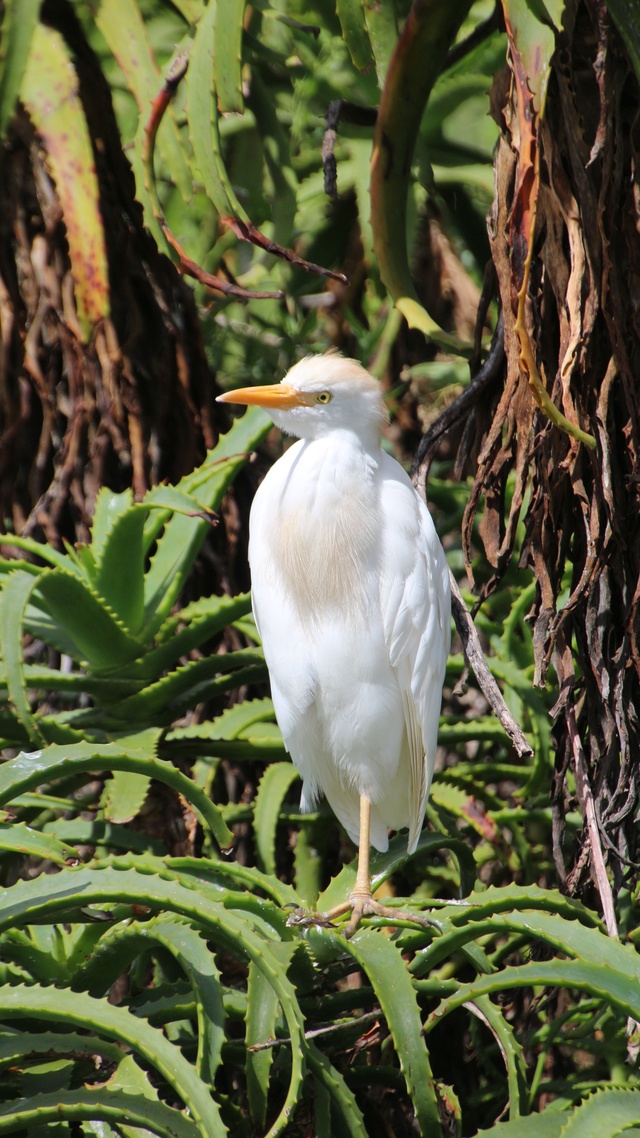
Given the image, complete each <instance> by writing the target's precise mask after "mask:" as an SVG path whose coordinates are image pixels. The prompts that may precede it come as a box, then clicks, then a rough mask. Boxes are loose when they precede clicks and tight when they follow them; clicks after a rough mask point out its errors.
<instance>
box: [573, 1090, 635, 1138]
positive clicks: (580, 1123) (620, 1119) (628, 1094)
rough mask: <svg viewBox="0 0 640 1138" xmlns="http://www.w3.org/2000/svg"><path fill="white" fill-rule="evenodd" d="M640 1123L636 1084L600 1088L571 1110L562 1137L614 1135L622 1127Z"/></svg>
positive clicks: (606, 1136) (597, 1137)
mask: <svg viewBox="0 0 640 1138" xmlns="http://www.w3.org/2000/svg"><path fill="white" fill-rule="evenodd" d="M632 1126H640V1094H638V1090H637V1088H635V1087H634V1088H631V1087H629V1088H628V1089H626V1090H622V1089H620V1090H602V1091H597V1092H596V1094H593V1095H590V1096H589V1098H588V1099H586V1100H585V1101H584V1102H583V1103H581V1104H580V1106H578V1107H576V1109H575V1110H573V1111H572V1112H571V1114H570V1115H569V1118H568V1119H567V1122H566V1125H565V1126H563V1128H562V1130H561V1131H560V1136H561V1138H613V1136H614V1135H615V1134H619V1133H620V1131H622V1130H628V1129H629V1128H630V1127H632Z"/></svg>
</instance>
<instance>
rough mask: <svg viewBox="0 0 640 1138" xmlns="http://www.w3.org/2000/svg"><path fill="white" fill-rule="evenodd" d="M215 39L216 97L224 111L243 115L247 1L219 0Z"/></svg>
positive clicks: (220, 108)
mask: <svg viewBox="0 0 640 1138" xmlns="http://www.w3.org/2000/svg"><path fill="white" fill-rule="evenodd" d="M215 8H216V14H215V25H214V40H213V78H214V86H215V97H216V98H217V101H218V108H219V110H220V113H221V114H227V113H234V114H242V112H243V110H244V100H243V98H242V31H243V28H242V25H243V20H244V9H245V0H216V4H215Z"/></svg>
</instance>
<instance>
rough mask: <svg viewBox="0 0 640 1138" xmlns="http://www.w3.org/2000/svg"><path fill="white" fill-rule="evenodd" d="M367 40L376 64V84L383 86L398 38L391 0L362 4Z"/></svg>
mask: <svg viewBox="0 0 640 1138" xmlns="http://www.w3.org/2000/svg"><path fill="white" fill-rule="evenodd" d="M362 8H363V11H364V19H365V24H366V28H367V32H368V35H369V42H370V44H371V50H372V52H373V57H374V60H375V65H376V75H377V77H378V86H379V87H380V90H381V91H382V89H383V87H384V82H385V78H386V75H387V70H388V68H389V62H390V60H391V56H392V54H393V50H394V48H395V46H396V40H397V38H398V20H397V16H396V9H395V4H394V3H393V0H378V2H377V3H375V4H372V3H367V2H366V0H365V2H364V3H363V5H362Z"/></svg>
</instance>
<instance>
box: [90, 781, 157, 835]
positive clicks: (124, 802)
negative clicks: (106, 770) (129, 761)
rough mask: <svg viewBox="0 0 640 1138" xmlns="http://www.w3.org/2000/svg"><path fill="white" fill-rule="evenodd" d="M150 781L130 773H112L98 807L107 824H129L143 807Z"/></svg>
mask: <svg viewBox="0 0 640 1138" xmlns="http://www.w3.org/2000/svg"><path fill="white" fill-rule="evenodd" d="M150 783H151V779H150V778H149V776H148V775H142V774H132V773H131V771H114V772H113V774H112V776H111V778H110V779H107V782H106V783H105V787H104V790H103V792H102V797H101V799H100V806H101V807H102V810H103V811H104V816H105V818H106V820H107V821H108V822H115V823H122V822H130V821H131V819H132V818H135V817H136V815H137V814H138V813H139V812H140V810H141V809H142V807H143V806H144V803H145V799H146V797H147V794H148V793H149V786H150Z"/></svg>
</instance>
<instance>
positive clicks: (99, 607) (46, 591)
mask: <svg viewBox="0 0 640 1138" xmlns="http://www.w3.org/2000/svg"><path fill="white" fill-rule="evenodd" d="M34 600H39V601H40V602H41V603H43V604H44V606H45V607H46V609H47V611H48V613H49V616H50V617H51V618H52V620H53V621H54V622H55V625H56V626H57V627H60V628H62V630H63V633H64V634H65V635H66V636H68V637H71V639H72V641H73V643H74V645H75V651H74V656H75V658H76V659H79V660H86V661H87V662H88V663H89V664H90V665H91V666H92V667H93V668H95V669H96V671H98V672H100V671H102V672H106V671H114V670H115V669H116V668H121V667H122V666H123V665H124V664H128V663H130V662H131V661H132V660H135V659H136V657H137V656H139V655H140V654H141V652H142V646H141V645H140V643H139V642H138V641H137V640H134V639H133V637H132V636H131V635H130V633H129V631H128V630H127V629H126V628H125V626H124V624H123V623H122V621H121V620H120V618H119V617H118V615H117V614H116V613H115V612H113V611H112V610H111V609H110V608H109V606H108V604H107V602H106V600H105V598H104V597H101V596H100V594H99V593H98V592H97V591H96V590H95V588H94V587H93V586H92V585H91V584H90V582H89V581H88V580H84V581H83V580H81V579H80V578H79V577H77V576H76V575H75V574H73V573H70V572H67V571H66V570H63V569H53V570H51V572H50V573H43V574H41V575H40V577H39V578H38V579H37V582H36V589H35V592H34Z"/></svg>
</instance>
